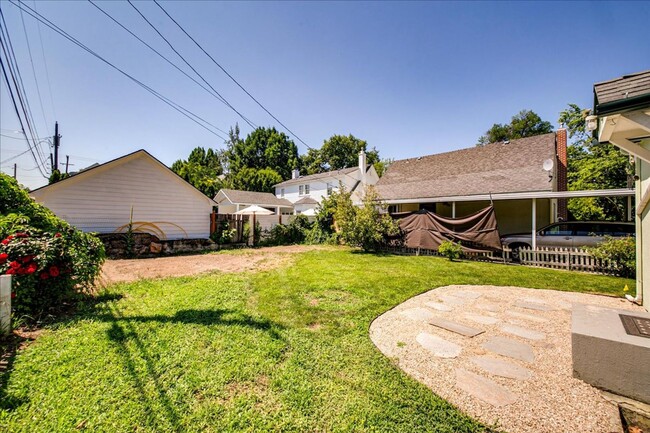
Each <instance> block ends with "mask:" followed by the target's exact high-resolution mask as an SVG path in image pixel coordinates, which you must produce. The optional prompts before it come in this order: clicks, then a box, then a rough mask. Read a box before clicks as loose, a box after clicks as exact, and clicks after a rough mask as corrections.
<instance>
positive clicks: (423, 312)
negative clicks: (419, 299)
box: [400, 308, 435, 322]
mask: <svg viewBox="0 0 650 433" xmlns="http://www.w3.org/2000/svg"><path fill="white" fill-rule="evenodd" d="M400 314H401V315H402V316H405V317H408V318H409V319H411V320H419V321H423V322H426V321H428V320H431V319H433V318H434V317H435V316H434V315H433V313H432V312H431V311H429V310H427V309H426V308H409V309H408V310H404V311H401V312H400Z"/></svg>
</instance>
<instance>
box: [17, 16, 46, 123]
mask: <svg viewBox="0 0 650 433" xmlns="http://www.w3.org/2000/svg"><path fill="white" fill-rule="evenodd" d="M20 20H21V21H22V23H23V32H24V33H25V42H27V53H28V54H29V62H30V63H31V65H32V74H33V75H34V84H36V93H37V94H38V100H39V102H40V103H41V114H42V115H43V120H44V121H45V124H46V125H49V124H50V122H48V121H47V116H45V108H44V106H43V98H41V88H40V87H39V85H38V79H37V78H36V68H34V58H33V57H32V47H31V45H30V43H29V37H28V36H27V26H26V25H25V17H24V15H23V10H22V9H21V10H20Z"/></svg>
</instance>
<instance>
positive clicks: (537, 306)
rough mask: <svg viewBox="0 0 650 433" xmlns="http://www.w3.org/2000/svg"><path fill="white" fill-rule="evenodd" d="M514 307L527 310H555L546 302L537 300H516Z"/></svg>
mask: <svg viewBox="0 0 650 433" xmlns="http://www.w3.org/2000/svg"><path fill="white" fill-rule="evenodd" d="M515 307H519V308H527V309H529V310H537V311H555V310H556V308H554V307H551V306H550V305H547V304H541V303H539V302H529V301H517V302H515Z"/></svg>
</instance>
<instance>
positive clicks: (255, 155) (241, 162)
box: [227, 127, 299, 179]
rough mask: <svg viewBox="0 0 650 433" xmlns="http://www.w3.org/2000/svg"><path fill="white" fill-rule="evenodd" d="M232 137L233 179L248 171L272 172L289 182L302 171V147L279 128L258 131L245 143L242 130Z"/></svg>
mask: <svg viewBox="0 0 650 433" xmlns="http://www.w3.org/2000/svg"><path fill="white" fill-rule="evenodd" d="M230 135H231V136H230V140H229V141H228V150H227V159H228V163H229V167H228V169H229V171H230V172H231V174H232V175H236V174H237V173H238V172H240V171H241V170H243V169H245V168H253V169H257V170H264V169H271V170H274V171H275V172H276V173H278V174H279V175H280V176H281V177H282V179H289V178H290V177H291V170H292V169H294V168H297V167H298V163H299V159H298V147H297V146H296V145H295V143H294V142H293V141H292V140H291V139H290V138H289V137H288V136H287V135H286V134H284V133H283V132H279V131H277V130H276V129H275V128H263V127H260V128H257V129H256V130H254V131H253V132H251V133H250V134H249V135H248V136H247V137H246V139H244V140H242V139H241V138H239V128H238V127H236V130H235V131H233V130H231V134H230Z"/></svg>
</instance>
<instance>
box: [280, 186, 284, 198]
mask: <svg viewBox="0 0 650 433" xmlns="http://www.w3.org/2000/svg"><path fill="white" fill-rule="evenodd" d="M280 197H283V198H284V188H282V189H281V190H280Z"/></svg>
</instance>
